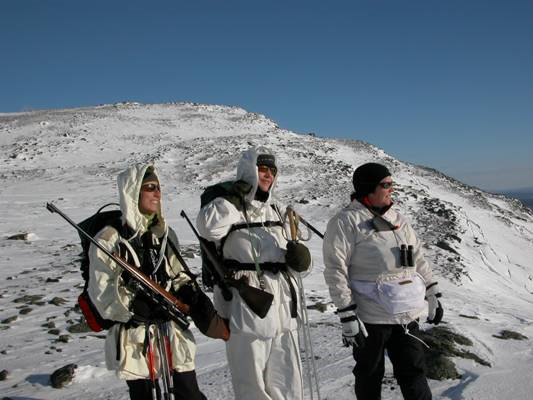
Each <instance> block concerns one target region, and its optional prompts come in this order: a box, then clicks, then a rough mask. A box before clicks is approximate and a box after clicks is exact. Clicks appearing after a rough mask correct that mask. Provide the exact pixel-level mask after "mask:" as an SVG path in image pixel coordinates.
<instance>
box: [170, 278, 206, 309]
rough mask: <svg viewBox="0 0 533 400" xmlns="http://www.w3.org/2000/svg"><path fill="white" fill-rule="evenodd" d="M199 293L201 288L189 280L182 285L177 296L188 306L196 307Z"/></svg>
mask: <svg viewBox="0 0 533 400" xmlns="http://www.w3.org/2000/svg"><path fill="white" fill-rule="evenodd" d="M199 293H200V289H199V288H198V287H197V286H196V285H195V284H194V283H193V282H192V281H189V282H187V283H185V284H183V285H181V286H180V288H179V289H178V291H177V292H176V296H177V297H178V299H180V300H181V301H183V302H184V303H185V304H187V305H188V306H190V307H194V305H196V303H197V302H198V296H199Z"/></svg>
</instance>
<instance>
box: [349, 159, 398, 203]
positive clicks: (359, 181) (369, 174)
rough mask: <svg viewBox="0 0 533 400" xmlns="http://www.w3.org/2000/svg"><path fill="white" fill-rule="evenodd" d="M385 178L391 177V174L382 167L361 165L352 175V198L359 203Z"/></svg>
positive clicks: (370, 164) (379, 165)
mask: <svg viewBox="0 0 533 400" xmlns="http://www.w3.org/2000/svg"><path fill="white" fill-rule="evenodd" d="M387 176H391V173H390V172H389V170H388V169H387V167H385V166H384V165H381V164H377V163H367V164H363V165H361V166H360V167H358V168H357V169H356V170H355V172H354V173H353V178H352V182H353V187H354V189H355V193H354V197H355V198H356V199H357V200H359V201H360V200H361V199H363V198H364V197H365V196H367V195H368V194H370V193H372V192H373V191H374V190H375V189H376V186H377V185H378V184H379V183H380V182H381V180H382V179H383V178H386V177H387Z"/></svg>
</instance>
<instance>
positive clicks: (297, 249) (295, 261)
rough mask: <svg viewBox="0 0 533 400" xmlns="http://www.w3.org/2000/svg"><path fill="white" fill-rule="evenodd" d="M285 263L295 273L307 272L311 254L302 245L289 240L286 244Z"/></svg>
mask: <svg viewBox="0 0 533 400" xmlns="http://www.w3.org/2000/svg"><path fill="white" fill-rule="evenodd" d="M285 262H286V263H287V265H288V266H289V267H291V268H292V269H293V270H295V271H297V272H304V271H307V269H308V268H309V265H311V253H309V249H308V248H307V247H305V246H304V245H303V244H302V243H299V242H295V241H294V240H290V241H288V242H287V253H286V254H285Z"/></svg>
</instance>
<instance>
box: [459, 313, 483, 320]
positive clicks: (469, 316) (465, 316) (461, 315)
mask: <svg viewBox="0 0 533 400" xmlns="http://www.w3.org/2000/svg"><path fill="white" fill-rule="evenodd" d="M459 316H460V317H463V318H469V319H479V317H476V316H475V315H466V314H459Z"/></svg>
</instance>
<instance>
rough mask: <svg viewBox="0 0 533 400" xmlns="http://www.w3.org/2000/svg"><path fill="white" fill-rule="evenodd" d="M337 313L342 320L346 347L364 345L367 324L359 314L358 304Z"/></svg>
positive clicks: (343, 338) (343, 339)
mask: <svg viewBox="0 0 533 400" xmlns="http://www.w3.org/2000/svg"><path fill="white" fill-rule="evenodd" d="M337 314H339V317H340V318H341V322H342V344H343V345H344V346H345V347H349V346H354V347H363V346H364V345H365V341H366V337H367V336H368V333H367V331H366V329H365V324H364V323H363V321H361V320H360V319H359V317H358V316H357V305H356V304H352V305H351V306H348V307H346V308H343V309H342V310H338V311H337Z"/></svg>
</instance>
